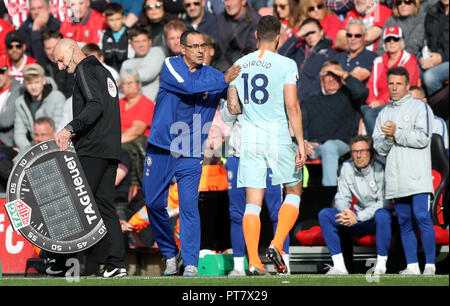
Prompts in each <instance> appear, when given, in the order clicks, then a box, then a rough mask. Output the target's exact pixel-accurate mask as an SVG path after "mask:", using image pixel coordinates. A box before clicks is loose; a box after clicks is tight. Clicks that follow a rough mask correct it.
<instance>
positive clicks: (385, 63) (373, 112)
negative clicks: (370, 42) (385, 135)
mask: <svg viewBox="0 0 450 306" xmlns="http://www.w3.org/2000/svg"><path fill="white" fill-rule="evenodd" d="M383 46H384V48H385V50H386V53H384V55H383V56H378V57H377V58H376V59H375V60H374V63H373V69H372V74H371V76H370V78H369V81H368V82H367V87H368V88H369V97H368V98H367V100H366V103H367V105H363V106H362V107H361V112H362V114H363V116H364V124H365V126H366V130H367V133H368V134H369V135H372V132H373V129H374V126H375V120H376V118H377V115H378V113H379V112H380V111H381V110H382V109H383V108H384V107H385V106H386V105H387V104H389V98H390V94H389V90H388V83H387V79H386V72H387V71H388V70H389V69H390V68H393V67H398V66H401V67H405V69H406V70H407V71H408V73H409V82H410V85H411V86H416V85H418V86H420V71H419V65H418V62H417V59H416V57H415V55H414V54H411V53H409V52H408V51H406V50H404V47H405V43H404V40H403V32H402V29H401V28H399V27H397V26H390V27H389V28H386V29H385V30H384V33H383Z"/></svg>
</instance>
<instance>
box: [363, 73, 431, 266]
mask: <svg viewBox="0 0 450 306" xmlns="http://www.w3.org/2000/svg"><path fill="white" fill-rule="evenodd" d="M387 82H388V90H389V93H390V95H391V97H390V99H389V104H387V105H386V107H385V108H384V109H383V110H382V111H381V112H380V113H379V114H378V117H377V120H376V122H375V129H374V131H373V136H372V137H373V140H374V147H375V150H376V151H377V152H378V154H380V155H382V156H386V176H385V178H386V193H385V194H386V199H394V201H395V202H394V208H395V212H396V214H397V218H398V224H399V227H400V237H401V240H402V244H403V249H404V252H405V257H406V263H407V267H406V269H404V270H402V271H400V274H421V271H420V268H419V263H418V258H417V237H416V233H415V228H414V221H415V223H416V224H417V227H418V228H419V230H420V238H421V240H422V246H423V250H424V253H425V267H424V270H423V274H426V275H434V274H435V272H436V266H435V261H436V237H435V232H434V227H433V221H432V220H431V216H430V195H431V194H433V192H434V189H433V178H432V175H431V150H430V145H431V135H432V131H433V116H434V115H433V111H432V110H431V108H430V106H429V105H428V104H426V103H425V102H423V101H422V100H419V99H416V98H413V97H412V96H411V94H409V92H408V91H409V88H410V85H409V73H408V71H407V70H406V69H405V68H403V67H394V68H391V69H389V70H388V71H387Z"/></svg>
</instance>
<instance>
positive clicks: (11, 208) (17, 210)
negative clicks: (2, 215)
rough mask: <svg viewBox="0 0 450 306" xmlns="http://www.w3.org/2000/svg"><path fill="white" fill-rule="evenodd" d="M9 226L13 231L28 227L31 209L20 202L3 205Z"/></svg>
mask: <svg viewBox="0 0 450 306" xmlns="http://www.w3.org/2000/svg"><path fill="white" fill-rule="evenodd" d="M5 208H6V212H7V213H8V216H9V219H10V220H11V224H12V226H13V228H14V229H15V230H18V229H20V228H22V227H25V226H28V225H30V219H31V208H30V207H29V206H28V205H27V204H25V203H24V202H23V201H21V200H15V201H13V202H9V203H6V204H5Z"/></svg>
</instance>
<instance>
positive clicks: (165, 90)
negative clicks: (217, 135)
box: [148, 55, 228, 157]
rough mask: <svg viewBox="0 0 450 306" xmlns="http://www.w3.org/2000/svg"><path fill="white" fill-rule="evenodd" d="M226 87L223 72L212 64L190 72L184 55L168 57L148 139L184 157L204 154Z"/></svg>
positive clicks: (224, 96) (162, 71)
mask: <svg viewBox="0 0 450 306" xmlns="http://www.w3.org/2000/svg"><path fill="white" fill-rule="evenodd" d="M227 88H228V84H227V83H226V82H225V77H224V75H223V74H222V73H221V72H220V71H218V70H216V69H214V68H212V67H211V66H208V65H200V66H198V67H197V70H196V71H195V72H190V70H189V68H188V66H187V64H186V63H185V62H184V60H183V57H182V56H181V55H179V56H176V57H168V58H166V60H165V61H164V64H163V68H162V70H161V83H160V88H159V92H158V96H157V98H156V106H155V111H154V114H153V121H152V128H151V129H150V135H149V137H148V142H149V143H151V144H152V145H155V146H157V147H160V148H163V149H166V150H169V151H172V152H173V153H177V154H180V155H182V156H185V157H201V156H202V155H203V151H204V148H203V146H204V143H205V140H206V138H207V137H208V134H209V129H210V127H211V123H212V120H213V118H214V114H215V112H216V110H217V107H218V105H219V101H220V99H221V98H226V94H227Z"/></svg>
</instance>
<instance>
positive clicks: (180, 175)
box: [143, 30, 240, 276]
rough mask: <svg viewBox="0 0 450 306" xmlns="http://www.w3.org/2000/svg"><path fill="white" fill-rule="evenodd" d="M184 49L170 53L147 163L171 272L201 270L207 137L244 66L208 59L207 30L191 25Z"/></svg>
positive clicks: (147, 190)
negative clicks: (175, 211)
mask: <svg viewBox="0 0 450 306" xmlns="http://www.w3.org/2000/svg"><path fill="white" fill-rule="evenodd" d="M180 42H181V45H182V50H181V55H179V56H177V57H169V58H166V60H165V62H164V65H163V68H162V70H161V83H160V89H159V92H158V96H157V98H156V107H155V112H154V115H153V121H152V128H151V130H150V135H149V137H148V144H147V154H146V158H145V164H144V175H143V190H144V194H145V198H146V205H147V211H148V215H149V220H150V225H151V227H152V231H153V234H154V237H155V240H156V242H157V243H158V246H159V249H160V250H161V253H162V254H163V255H165V256H166V259H167V260H166V270H165V271H164V274H165V275H177V274H178V273H179V271H180V267H181V264H182V263H183V264H184V266H185V269H184V275H185V276H196V275H198V271H197V266H198V257H199V251H200V236H201V235H200V215H199V212H198V196H199V192H198V185H199V182H200V177H201V173H202V159H203V151H204V142H205V140H206V138H207V136H208V133H209V129H210V127H211V123H212V119H213V117H214V114H215V112H216V109H217V107H218V105H219V101H220V99H221V98H226V94H227V88H228V84H229V83H230V82H231V81H232V80H233V79H234V78H236V77H237V75H238V74H239V71H240V67H237V66H232V67H231V68H230V69H229V70H228V71H227V72H226V73H225V75H224V74H222V73H221V72H219V71H218V70H216V69H214V68H212V67H210V66H208V65H203V61H204V54H205V49H206V47H207V44H206V42H205V38H204V36H203V34H201V33H200V32H197V31H193V30H188V31H186V32H184V33H183V34H182V36H181V38H180ZM173 176H175V178H176V180H177V183H178V192H179V203H180V244H181V256H180V253H179V251H178V247H177V245H176V244H175V240H174V236H173V230H172V226H171V223H170V219H169V216H168V214H167V210H166V206H167V196H168V190H169V183H170V181H171V180H172V178H173Z"/></svg>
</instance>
